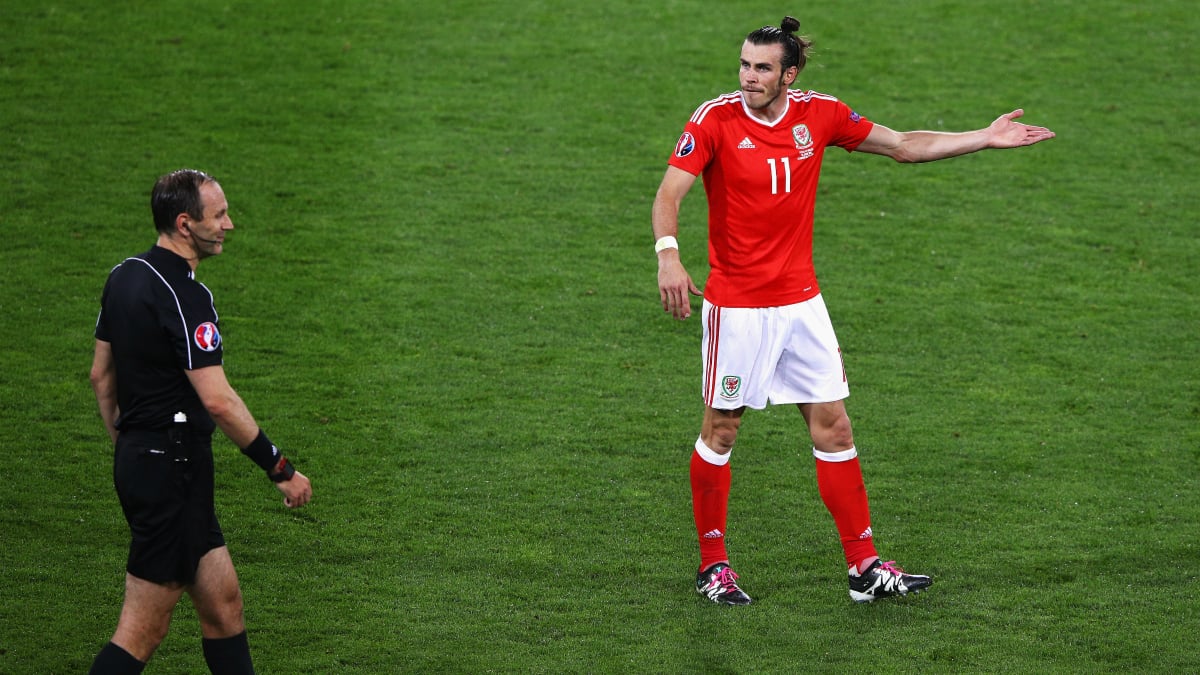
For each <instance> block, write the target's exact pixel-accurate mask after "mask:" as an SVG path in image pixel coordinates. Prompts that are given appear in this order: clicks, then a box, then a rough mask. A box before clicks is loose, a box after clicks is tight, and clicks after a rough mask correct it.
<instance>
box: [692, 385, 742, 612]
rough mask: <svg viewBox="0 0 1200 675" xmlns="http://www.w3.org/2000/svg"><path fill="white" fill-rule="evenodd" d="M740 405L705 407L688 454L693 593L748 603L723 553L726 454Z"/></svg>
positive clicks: (737, 423) (727, 472) (725, 601)
mask: <svg viewBox="0 0 1200 675" xmlns="http://www.w3.org/2000/svg"><path fill="white" fill-rule="evenodd" d="M744 411H745V408H738V409H737V410H717V409H715V408H711V407H706V408H705V410H704V422H703V425H702V426H701V428H700V438H699V439H697V440H696V451H695V452H694V453H692V463H691V480H692V510H693V514H694V515H695V518H696V534H697V536H698V537H699V540H700V570H699V572H697V574H696V592H697V593H699V594H701V595H703V596H705V597H707V598H708V599H709V600H712V601H713V602H716V603H719V604H726V605H748V604H750V596H748V595H746V594H745V593H743V592H742V589H740V588H738V585H737V575H736V574H734V572H733V570H732V569H730V567H729V555H728V553H726V551H725V523H726V514H727V512H728V506H729V486H730V482H731V473H730V470H729V453H730V452H731V451H732V450H733V444H734V442H735V441H736V440H737V432H738V427H739V426H740V425H741V422H742V413H743V412H744Z"/></svg>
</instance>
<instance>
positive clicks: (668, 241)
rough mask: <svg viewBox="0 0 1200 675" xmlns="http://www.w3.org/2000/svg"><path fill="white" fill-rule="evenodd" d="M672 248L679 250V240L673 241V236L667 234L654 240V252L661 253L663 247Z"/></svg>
mask: <svg viewBox="0 0 1200 675" xmlns="http://www.w3.org/2000/svg"><path fill="white" fill-rule="evenodd" d="M668 248H673V249H675V250H679V242H678V241H675V237H672V236H670V235H667V236H665V237H662V238H660V239H659V240H658V241H656V242H654V252H655V253H662V252H663V251H664V250H665V249H668Z"/></svg>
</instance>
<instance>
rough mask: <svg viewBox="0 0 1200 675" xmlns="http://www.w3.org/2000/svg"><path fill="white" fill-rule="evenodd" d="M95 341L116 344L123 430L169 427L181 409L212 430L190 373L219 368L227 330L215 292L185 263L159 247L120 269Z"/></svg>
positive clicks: (112, 277)
mask: <svg viewBox="0 0 1200 675" xmlns="http://www.w3.org/2000/svg"><path fill="white" fill-rule="evenodd" d="M96 339H97V340H102V341H104V342H108V343H110V344H111V345H112V353H113V362H114V364H115V367H116V373H117V405H118V406H119V408H120V413H121V414H120V416H119V417H118V418H117V422H116V426H117V429H119V430H121V431H128V430H132V429H164V428H166V427H167V426H169V425H170V424H171V421H172V419H173V417H174V415H175V413H176V412H183V413H186V414H187V416H188V420H189V422H190V423H191V424H192V425H193V426H194V427H197V428H199V429H201V430H203V431H208V432H211V431H212V429H213V427H214V426H215V425H214V424H213V421H212V418H211V417H210V416H209V415H208V413H207V411H205V410H204V406H203V405H201V403H200V397H199V396H197V395H196V391H195V389H193V388H192V384H191V382H190V381H189V380H188V378H187V375H186V373H185V372H184V371H185V370H194V369H196V368H203V367H206V366H215V365H221V363H222V347H221V334H220V331H219V330H218V321H217V310H216V308H215V307H214V306H213V298H212V293H210V292H209V290H208V288H207V287H205V286H204V284H202V283H200V282H198V281H196V280H195V278H194V276H193V274H192V269H191V267H190V266H189V265H188V263H187V261H186V260H184V259H183V258H181V257H179V256H178V255H176V254H175V253H173V252H171V251H169V250H167V249H165V248H162V247H160V246H155V247H154V248H152V249H150V250H149V251H147V252H145V253H143V254H141V255H138V256H135V257H132V258H127V259H126V260H125V261H124V262H122V263H121V264H119V265H117V266H116V267H114V268H113V270H112V272H110V273H109V275H108V282H107V283H106V284H105V285H104V294H103V295H102V296H101V298H100V316H99V318H98V319H97V320H96Z"/></svg>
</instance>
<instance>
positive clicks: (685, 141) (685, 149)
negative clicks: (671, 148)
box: [675, 131, 696, 157]
mask: <svg viewBox="0 0 1200 675" xmlns="http://www.w3.org/2000/svg"><path fill="white" fill-rule="evenodd" d="M695 149H696V139H695V138H692V135H691V134H690V133H688V132H686V131H685V132H683V135H682V136H680V137H679V142H678V143H676V144H675V156H676V157H687V156H688V155H690V154H692V151H693V150H695Z"/></svg>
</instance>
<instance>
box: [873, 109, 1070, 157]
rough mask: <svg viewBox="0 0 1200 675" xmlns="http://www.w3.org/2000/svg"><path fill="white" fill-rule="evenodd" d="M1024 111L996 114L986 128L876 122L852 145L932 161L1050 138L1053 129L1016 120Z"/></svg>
mask: <svg viewBox="0 0 1200 675" xmlns="http://www.w3.org/2000/svg"><path fill="white" fill-rule="evenodd" d="M1024 114H1025V111H1024V110H1021V109H1019V108H1018V109H1017V110H1014V111H1012V112H1010V113H1005V114H1003V115H1001V116H999V117H997V118H996V120H995V121H994V122H992V123H991V124H990V125H988V126H987V127H986V128H983V129H977V130H975V131H963V132H960V133H948V132H942V131H893V130H892V129H889V128H887V127H885V126H883V125H882V124H876V125H875V126H874V127H873V128H872V129H871V133H870V134H869V135H868V136H867V138H866V140H864V141H863V142H862V143H861V144H859V146H858V148H856V149H857V150H858V151H860V152H869V153H872V154H876V155H884V156H886V157H891V158H892V159H894V160H896V161H897V162H906V163H907V162H932V161H936V160H939V159H947V158H949V157H958V156H959V155H966V154H968V153H972V152H978V151H979V150H985V149H988V148H997V149H998V148H1019V147H1022V146H1026V145H1033V144H1034V143H1040V142H1041V141H1045V140H1048V139H1051V138H1054V132H1053V131H1050V130H1049V129H1047V128H1045V127H1037V126H1031V125H1028V124H1022V123H1020V122H1017V121H1016V120H1017V118H1018V117H1021V116H1022V115H1024Z"/></svg>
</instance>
